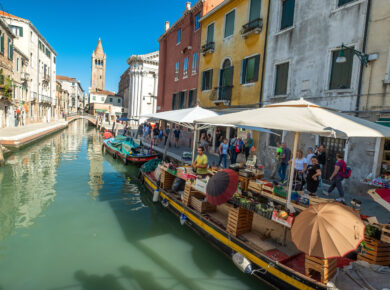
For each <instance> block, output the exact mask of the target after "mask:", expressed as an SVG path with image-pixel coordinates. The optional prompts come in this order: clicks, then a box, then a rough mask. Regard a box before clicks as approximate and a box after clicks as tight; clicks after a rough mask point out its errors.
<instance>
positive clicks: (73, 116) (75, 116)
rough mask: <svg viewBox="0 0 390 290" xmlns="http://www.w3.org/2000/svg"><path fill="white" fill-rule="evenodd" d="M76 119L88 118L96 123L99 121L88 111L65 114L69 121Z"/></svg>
mask: <svg viewBox="0 0 390 290" xmlns="http://www.w3.org/2000/svg"><path fill="white" fill-rule="evenodd" d="M76 119H87V120H88V121H90V122H91V123H93V124H95V125H96V123H97V118H96V116H94V115H91V114H88V113H84V112H82V113H70V114H67V115H65V120H66V121H68V122H71V121H73V120H76Z"/></svg>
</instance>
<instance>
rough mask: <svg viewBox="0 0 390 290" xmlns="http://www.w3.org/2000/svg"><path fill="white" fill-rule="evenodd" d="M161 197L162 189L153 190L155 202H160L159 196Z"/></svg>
mask: <svg viewBox="0 0 390 290" xmlns="http://www.w3.org/2000/svg"><path fill="white" fill-rule="evenodd" d="M159 197H160V191H159V190H158V189H156V190H155V191H154V192H153V202H158V198H159Z"/></svg>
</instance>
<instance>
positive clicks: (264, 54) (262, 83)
mask: <svg viewBox="0 0 390 290" xmlns="http://www.w3.org/2000/svg"><path fill="white" fill-rule="evenodd" d="M270 9H271V0H269V1H268V10H267V24H266V25H267V29H266V31H265V43H264V53H263V67H262V72H261V85H260V98H259V107H261V106H262V105H263V87H264V74H265V73H264V70H265V60H266V56H267V43H268V29H269V28H268V24H269V12H270Z"/></svg>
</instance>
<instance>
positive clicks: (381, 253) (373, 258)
mask: <svg viewBox="0 0 390 290" xmlns="http://www.w3.org/2000/svg"><path fill="white" fill-rule="evenodd" d="M364 242H365V247H364V249H363V251H364V253H363V254H358V260H361V261H366V262H367V263H370V264H375V265H382V266H388V265H390V245H388V244H386V243H384V242H382V241H379V240H377V239H374V238H371V237H368V236H365V238H364Z"/></svg>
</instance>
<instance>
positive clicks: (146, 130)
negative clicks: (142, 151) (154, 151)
mask: <svg viewBox="0 0 390 290" xmlns="http://www.w3.org/2000/svg"><path fill="white" fill-rule="evenodd" d="M148 136H149V124H145V126H144V139H147V137H148Z"/></svg>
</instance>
